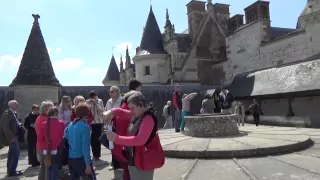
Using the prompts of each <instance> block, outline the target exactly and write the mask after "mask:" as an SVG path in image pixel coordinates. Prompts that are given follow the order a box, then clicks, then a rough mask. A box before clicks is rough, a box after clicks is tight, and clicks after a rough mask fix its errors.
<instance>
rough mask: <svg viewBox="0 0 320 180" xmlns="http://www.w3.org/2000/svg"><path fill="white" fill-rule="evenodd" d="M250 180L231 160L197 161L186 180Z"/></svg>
mask: <svg viewBox="0 0 320 180" xmlns="http://www.w3.org/2000/svg"><path fill="white" fill-rule="evenodd" d="M194 179H196V180H215V179H219V180H235V179H241V180H250V178H249V177H248V176H247V175H246V174H245V173H244V172H243V171H242V169H241V168H240V167H239V166H238V165H237V164H235V162H234V161H233V160H211V161H210V160H198V162H197V163H196V165H195V166H194V168H193V169H192V171H191V172H190V174H189V176H188V178H187V180H194Z"/></svg>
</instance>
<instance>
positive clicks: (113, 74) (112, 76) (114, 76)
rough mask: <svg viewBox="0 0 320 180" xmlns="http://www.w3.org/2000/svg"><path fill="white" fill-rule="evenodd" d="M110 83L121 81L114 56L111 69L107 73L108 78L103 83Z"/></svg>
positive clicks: (110, 65)
mask: <svg viewBox="0 0 320 180" xmlns="http://www.w3.org/2000/svg"><path fill="white" fill-rule="evenodd" d="M108 81H120V71H119V69H118V66H117V63H116V60H115V59H114V56H113V55H112V58H111V60H110V64H109V68H108V71H107V74H106V76H105V77H104V79H103V81H102V83H105V82H108Z"/></svg>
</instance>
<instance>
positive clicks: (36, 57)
mask: <svg viewBox="0 0 320 180" xmlns="http://www.w3.org/2000/svg"><path fill="white" fill-rule="evenodd" d="M32 16H33V18H34V22H33V26H32V29H31V32H30V35H29V39H28V41H27V45H26V47H25V50H24V53H23V56H22V59H21V63H20V66H19V69H18V72H17V76H16V77H15V78H14V79H13V81H12V83H11V84H10V86H11V87H12V88H13V90H14V99H16V100H17V101H18V102H19V106H20V108H19V112H18V114H19V117H20V118H22V117H23V118H24V117H25V116H26V115H27V114H28V113H29V112H30V107H31V106H32V105H33V104H40V103H41V102H42V101H43V100H45V99H50V100H51V101H53V102H59V100H58V95H59V88H60V86H61V84H60V83H59V80H58V79H57V78H56V76H55V73H54V70H53V67H52V64H51V61H50V57H49V53H48V50H47V47H46V43H45V41H44V38H43V36H42V32H41V29H40V25H39V18H40V16H39V15H38V14H33V15H32Z"/></svg>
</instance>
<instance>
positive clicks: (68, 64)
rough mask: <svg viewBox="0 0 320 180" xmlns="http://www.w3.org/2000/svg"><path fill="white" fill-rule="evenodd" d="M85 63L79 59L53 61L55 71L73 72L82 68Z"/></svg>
mask: <svg viewBox="0 0 320 180" xmlns="http://www.w3.org/2000/svg"><path fill="white" fill-rule="evenodd" d="M83 63H84V62H83V61H82V60H81V59H78V58H64V59H62V60H56V61H52V65H53V68H54V70H55V71H72V70H74V69H76V68H78V67H80V66H81V65H82V64H83Z"/></svg>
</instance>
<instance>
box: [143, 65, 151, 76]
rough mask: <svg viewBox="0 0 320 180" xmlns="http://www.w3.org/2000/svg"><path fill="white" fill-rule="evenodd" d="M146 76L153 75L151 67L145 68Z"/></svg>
mask: <svg viewBox="0 0 320 180" xmlns="http://www.w3.org/2000/svg"><path fill="white" fill-rule="evenodd" d="M143 75H145V76H149V75H151V67H150V66H144V74H143Z"/></svg>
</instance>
